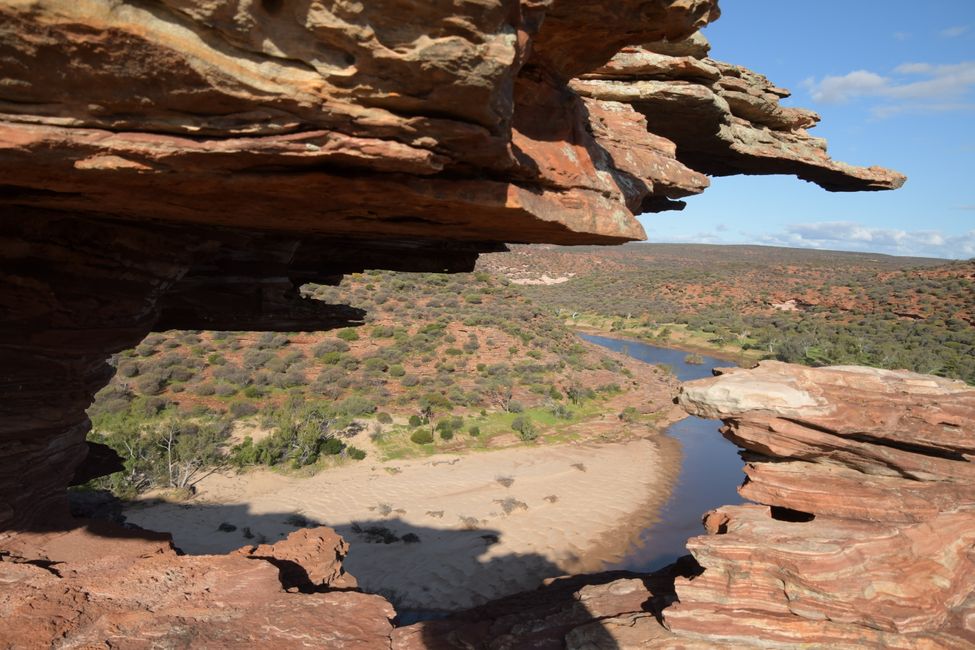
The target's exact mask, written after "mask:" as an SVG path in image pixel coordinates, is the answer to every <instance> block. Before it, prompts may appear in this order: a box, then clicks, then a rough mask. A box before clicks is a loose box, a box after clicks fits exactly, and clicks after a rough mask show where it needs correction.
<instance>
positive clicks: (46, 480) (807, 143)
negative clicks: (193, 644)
mask: <svg viewBox="0 0 975 650" xmlns="http://www.w3.org/2000/svg"><path fill="white" fill-rule="evenodd" d="M717 16H718V9H717V6H716V2H715V0H626V1H625V2H618V3H615V4H614V6H613V7H612V10H608V9H607V8H606V7H603V6H601V5H592V4H591V3H585V2H578V1H576V0H543V1H538V2H536V1H532V2H527V1H523V2H517V1H515V0H492V1H490V2H484V3H475V4H472V3H462V2H456V1H450V0H447V1H445V2H438V3H434V4H430V3H413V2H406V3H394V2H370V3H367V4H363V3H359V4H352V5H347V4H342V3H319V2H309V1H308V0H260V1H256V0H254V1H252V0H239V1H235V2H230V3H227V2H209V1H207V0H164V1H162V2H158V3H151V4H149V5H146V4H145V3H137V2H131V3H129V2H116V1H110V0H79V1H77V2H61V1H60V0H36V1H34V0H32V1H30V2H27V1H26V0H13V1H8V2H5V3H3V4H0V24H2V25H3V28H2V29H0V52H2V53H3V56H2V57H0V73H2V76H3V78H4V83H3V85H2V87H0V163H2V165H3V168H4V178H3V181H2V185H0V206H2V210H3V218H2V220H0V250H2V251H3V260H4V262H3V268H2V273H3V280H4V282H3V289H2V291H0V315H2V316H0V367H2V368H3V373H2V376H0V387H2V390H3V393H4V395H5V399H4V401H3V403H2V406H0V416H2V417H0V421H2V423H0V458H2V459H3V463H2V464H0V527H3V526H23V525H26V524H29V523H30V522H31V521H34V520H36V519H37V518H38V517H40V516H41V515H42V514H43V515H50V516H51V517H53V518H57V517H58V516H60V515H61V514H63V511H64V507H63V498H62V495H63V488H64V486H65V485H66V484H68V483H69V482H70V481H71V479H72V477H73V476H74V475H75V473H76V468H77V465H78V464H79V463H80V462H82V459H83V458H84V456H85V449H86V447H85V445H84V440H83V438H84V434H85V431H86V429H87V426H88V424H87V419H86V418H85V416H84V413H83V409H84V408H85V407H86V406H87V404H88V403H89V401H90V400H91V396H92V394H93V392H94V391H95V390H97V388H98V387H99V386H101V385H103V384H104V382H105V380H106V378H107V376H108V374H109V373H110V372H111V369H109V368H107V367H106V366H105V365H104V364H103V360H104V359H105V358H106V357H107V356H109V355H110V354H111V353H113V352H116V351H118V350H121V349H124V348H126V347H130V346H132V345H134V344H135V343H137V342H138V340H139V339H140V338H141V337H142V336H144V335H145V334H146V333H147V332H148V331H149V330H151V329H153V328H155V329H165V328H174V327H179V328H212V329H278V330H298V329H303V328H312V329H326V328H328V327H332V326H337V325H344V324H349V323H355V322H358V320H360V319H361V317H362V314H360V313H357V312H355V311H354V310H350V309H348V308H343V307H342V306H326V305H321V304H315V303H311V302H309V301H306V300H302V299H301V298H300V297H299V295H298V293H297V287H298V286H300V285H301V284H302V283H304V282H308V281H311V280H314V281H317V282H328V281H335V280H337V278H338V277H340V276H341V274H343V273H347V272H350V271H358V270H362V269H364V268H369V267H372V268H392V269H401V270H407V269H409V270H433V271H444V270H446V271H458V270H466V269H469V268H470V267H471V265H472V263H473V260H474V259H475V258H476V255H477V253H478V252H483V251H488V250H497V248H498V246H499V243H500V242H506V241H507V242H552V243H615V242H622V241H626V240H631V239H639V238H642V236H643V231H642V229H641V227H640V225H639V223H637V221H636V220H635V219H634V217H633V215H634V214H635V213H637V212H641V211H657V210H665V209H670V208H674V207H681V205H682V204H680V203H679V202H678V201H676V200H677V199H679V198H681V197H685V196H688V195H690V194H694V193H697V192H700V191H702V190H703V189H704V188H705V187H706V186H707V178H706V176H704V173H712V174H715V173H719V174H727V173H739V172H744V173H755V172H762V173H771V172H784V173H796V174H798V175H800V176H801V177H804V178H809V179H812V180H815V181H816V182H819V183H821V184H822V185H824V187H827V188H828V189H833V190H855V189H883V188H890V187H896V186H897V185H898V184H899V183H900V182H902V180H903V178H902V177H900V176H899V175H897V174H894V173H891V172H886V171H884V170H878V169H874V168H870V169H868V170H864V169H858V168H853V167H849V166H844V165H840V164H839V163H833V162H831V161H829V159H828V157H827V156H826V154H825V148H824V145H823V144H822V142H821V141H819V140H814V139H811V138H809V137H808V136H806V135H805V131H804V128H805V127H807V126H809V125H811V124H812V123H813V122H814V120H813V117H812V114H811V113H809V112H807V111H800V110H798V109H783V108H780V107H778V106H777V104H776V100H777V98H778V97H779V96H782V95H783V94H784V91H782V90H781V89H778V88H776V87H774V86H772V85H771V84H769V83H768V82H767V81H766V80H764V78H763V77H760V76H759V75H756V74H754V73H751V72H749V71H747V70H744V69H741V68H737V67H735V66H731V65H728V64H721V63H717V62H714V61H710V60H709V59H706V58H703V57H704V56H705V54H706V51H707V46H706V43H705V42H703V41H702V39H701V37H699V36H696V37H690V38H689V39H688V40H683V39H685V38H686V37H689V36H690V35H692V34H694V33H695V30H696V29H698V28H700V27H702V26H703V25H705V24H706V23H707V22H708V21H709V20H713V19H715V18H716V17H717ZM641 43H643V44H646V43H651V45H649V46H648V47H650V48H655V49H656V51H657V52H659V53H654V52H652V51H651V50H649V49H640V48H638V47H629V49H625V50H624V51H623V52H621V53H620V54H618V55H617V56H616V57H615V58H614V55H615V54H617V52H619V51H620V48H623V47H627V46H637V45H639V44H641ZM575 76H579V77H580V78H579V79H578V80H576V81H571V79H572V77H575ZM687 118H693V119H687ZM688 125H692V126H693V128H689V127H688ZM648 129H649V130H648ZM702 172H703V173H702ZM86 472H87V473H86ZM89 474H90V469H89V470H81V471H80V474H79V476H81V475H89Z"/></svg>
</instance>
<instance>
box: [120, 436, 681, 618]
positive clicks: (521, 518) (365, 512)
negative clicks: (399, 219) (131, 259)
mask: <svg viewBox="0 0 975 650" xmlns="http://www.w3.org/2000/svg"><path fill="white" fill-rule="evenodd" d="M680 461H681V458H680V446H679V445H678V444H676V443H675V442H674V441H673V440H671V439H669V438H667V437H666V436H660V437H659V438H651V439H637V440H631V441H627V442H620V443H609V444H594V443H575V444H573V443H566V444H561V445H555V446H545V447H534V446H522V447H517V448H509V449H502V450H498V451H492V452H489V453H480V454H470V455H463V456H461V455H438V456H431V457H428V458H423V459H409V460H400V461H395V462H387V463H379V462H373V463H371V464H365V463H362V464H356V465H350V466H344V467H336V468H333V469H331V470H329V471H326V472H321V473H319V474H317V475H315V476H312V477H308V478H297V477H291V476H285V475H282V474H279V473H275V472H271V471H267V470H257V471H251V472H246V473H242V474H230V473H228V474H214V475H211V476H209V477H207V478H205V479H204V480H203V481H201V482H200V483H199V484H198V485H197V494H196V496H195V497H194V498H193V499H192V500H190V501H188V502H181V503H169V502H165V501H159V500H152V499H146V500H143V501H141V502H136V503H135V504H133V505H130V506H129V507H127V508H126V510H125V515H126V517H127V519H128V521H129V522H131V523H134V524H136V525H138V526H142V527H144V528H148V529H152V530H165V531H170V532H171V533H172V534H173V538H174V541H175V544H176V545H177V546H178V547H179V548H181V549H182V550H183V551H185V552H187V553H190V554H203V553H224V552H227V551H229V550H233V549H235V548H237V547H240V546H242V545H244V544H248V543H255V542H257V541H262V540H267V541H272V542H273V541H276V540H278V539H281V538H283V537H285V536H286V535H287V534H288V533H290V532H292V531H293V530H295V528H296V527H298V526H301V525H314V524H323V525H327V526H331V527H332V528H334V529H336V530H337V531H338V532H339V533H340V534H341V535H342V536H343V537H344V538H345V539H346V540H347V541H349V543H350V545H351V551H350V553H349V556H348V558H347V560H346V563H345V566H346V568H347V570H348V571H349V572H350V573H351V574H352V575H354V576H355V577H356V578H357V579H358V580H359V584H360V586H361V587H362V588H363V590H365V591H368V592H376V593H381V594H383V595H386V596H387V597H389V598H390V600H392V601H393V602H394V603H395V604H396V605H397V607H399V608H406V609H422V610H444V611H447V610H456V609H463V608H467V607H471V606H474V605H477V604H480V603H483V602H486V601H488V600H491V599H494V598H498V597H501V596H504V595H507V594H511V593H516V592H519V591H524V590H526V589H533V588H535V587H537V586H538V585H539V584H540V583H541V581H542V580H544V579H545V578H548V577H553V576H557V575H562V574H566V573H581V572H587V571H595V570H598V569H600V568H602V567H604V566H606V565H607V564H611V563H613V562H614V561H618V560H619V559H620V558H622V557H624V556H625V555H626V553H627V552H628V551H629V550H630V549H631V548H632V547H633V545H634V544H635V542H636V541H637V539H638V538H639V535H640V532H641V531H642V530H644V529H645V528H646V527H647V526H649V525H650V524H652V523H653V522H654V521H655V519H656V517H657V516H658V513H659V511H660V509H661V507H662V505H663V504H664V503H665V502H666V501H667V500H668V498H669V496H670V493H671V489H672V486H673V483H674V480H675V477H676V475H677V472H678V469H679V467H680Z"/></svg>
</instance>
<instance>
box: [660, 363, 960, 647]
mask: <svg viewBox="0 0 975 650" xmlns="http://www.w3.org/2000/svg"><path fill="white" fill-rule="evenodd" d="M679 399H680V403H681V405H682V406H683V407H684V408H685V409H686V410H688V411H689V412H690V413H692V414H696V415H700V416H702V417H720V418H721V419H722V420H723V421H724V422H725V426H724V428H723V429H722V433H723V434H724V435H725V437H726V438H728V439H729V440H731V441H732V442H734V443H735V444H737V445H739V446H741V447H744V448H745V449H746V450H747V452H746V454H745V460H746V466H745V473H746V475H747V479H746V480H745V482H744V484H743V485H742V487H741V488H740V489H739V491H740V492H741V494H742V495H743V496H744V497H746V498H748V499H750V500H752V501H755V502H757V503H758V504H761V505H742V506H725V507H722V508H718V509H717V510H714V511H712V512H709V513H708V514H707V515H706V516H705V519H704V524H705V527H706V528H707V530H708V532H709V533H710V534H709V535H707V536H703V537H695V538H693V539H691V540H690V541H689V542H688V550H689V551H690V552H691V554H692V555H693V556H694V558H695V559H696V560H697V561H698V562H699V563H700V565H701V566H702V568H703V569H704V571H703V573H701V575H699V576H696V577H693V578H688V579H682V578H679V579H678V580H677V581H676V593H677V597H678V598H679V600H680V602H679V603H678V604H675V605H674V606H672V607H670V608H668V609H667V610H666V611H665V612H664V620H665V622H666V624H667V626H668V627H669V628H670V629H671V630H672V631H673V632H675V633H677V634H678V635H680V636H686V637H689V638H698V639H707V638H717V639H722V640H725V641H729V642H735V643H738V644H740V645H748V644H749V643H757V642H758V641H757V640H758V639H760V640H761V642H762V643H765V644H766V646H765V647H768V646H769V645H779V646H782V647H786V646H789V644H795V643H801V642H807V643H808V642H811V641H815V642H816V643H820V644H822V645H830V646H833V647H844V648H847V647H848V648H855V647H890V648H915V647H925V648H963V647H971V645H972V644H973V643H975V609H973V606H975V599H973V587H972V586H973V585H975V463H973V460H975V389H973V388H972V387H971V386H967V385H966V384H964V383H961V382H958V381H951V380H947V379H941V378H938V377H931V376H927V375H919V374H916V373H911V372H907V371H889V370H878V369H872V368H860V367H841V366H837V367H829V368H806V367H802V366H793V365H789V364H784V363H779V362H774V361H766V362H762V363H761V364H760V365H759V367H758V368H755V369H753V370H741V369H732V370H727V371H725V372H724V374H722V375H721V376H718V377H715V378H713V379H703V380H698V381H694V382H690V383H687V384H685V385H684V386H683V388H682V393H681V395H680V398H679Z"/></svg>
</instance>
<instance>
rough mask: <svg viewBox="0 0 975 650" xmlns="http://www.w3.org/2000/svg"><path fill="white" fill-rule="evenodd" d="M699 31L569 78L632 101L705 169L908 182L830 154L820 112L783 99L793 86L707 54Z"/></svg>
mask: <svg viewBox="0 0 975 650" xmlns="http://www.w3.org/2000/svg"><path fill="white" fill-rule="evenodd" d="M696 36H697V37H696V38H694V39H689V40H688V41H686V42H684V43H676V44H675V43H668V42H665V43H647V44H645V45H644V46H642V47H640V46H636V47H626V48H624V49H623V50H622V51H621V52H619V53H618V54H617V55H616V56H614V57H613V58H612V59H611V60H610V61H609V62H607V63H606V64H605V65H604V66H602V67H600V68H597V69H596V70H593V71H592V72H589V73H587V74H584V75H582V76H581V77H580V78H579V79H575V80H573V81H572V82H571V84H570V85H571V87H572V89H573V90H575V91H576V92H578V93H579V94H580V95H583V96H584V97H587V98H590V99H596V100H600V101H607V102H621V103H624V104H626V105H628V106H631V107H632V108H633V109H635V110H636V111H637V112H639V113H640V114H641V115H643V116H645V117H646V119H647V127H648V128H649V129H650V131H652V132H653V133H655V134H658V135H660V136H663V137H664V138H666V139H667V140H669V141H670V142H673V143H674V144H675V145H676V149H677V153H676V155H677V158H678V159H680V161H681V162H683V163H685V164H687V165H688V166H689V167H691V168H693V169H695V170H698V171H700V172H703V173H705V174H710V175H712V176H727V175H730V174H783V173H785V174H795V175H796V176H798V177H799V178H801V179H803V180H807V181H810V182H813V183H816V184H817V185H820V186H821V187H823V188H825V189H828V190H831V191H834V192H843V191H865V190H884V189H896V188H898V187H900V186H901V185H903V183H904V181H905V178H904V177H903V176H902V175H900V174H897V173H894V172H891V171H889V170H887V169H883V168H880V167H866V168H863V167H853V166H851V165H847V164H844V163H840V162H836V161H833V160H831V159H830V158H829V155H828V154H827V153H826V141H825V140H823V139H821V138H814V137H812V136H810V135H809V134H808V132H807V129H809V128H810V127H813V126H815V125H816V124H817V123H818V122H819V115H817V114H816V113H814V112H812V111H810V110H806V109H802V108H791V107H789V108H787V107H783V106H780V105H779V100H781V99H783V98H786V97H788V96H789V91H788V90H786V89H784V88H780V87H778V86H776V85H775V84H773V83H772V82H770V81H769V80H768V79H766V78H765V77H764V76H762V75H760V74H758V73H755V72H752V71H751V70H748V69H747V68H743V67H741V66H738V65H734V64H731V63H725V62H723V61H715V60H714V59H711V58H708V56H707V53H708V50H709V45H708V43H707V41H706V40H705V39H704V38H703V37H701V36H700V34H697V35H696Z"/></svg>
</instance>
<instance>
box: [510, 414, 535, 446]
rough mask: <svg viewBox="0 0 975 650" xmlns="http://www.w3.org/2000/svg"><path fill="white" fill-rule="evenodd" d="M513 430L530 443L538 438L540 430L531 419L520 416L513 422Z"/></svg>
mask: <svg viewBox="0 0 975 650" xmlns="http://www.w3.org/2000/svg"><path fill="white" fill-rule="evenodd" d="M511 428H512V429H513V430H515V431H517V432H518V437H519V438H521V439H522V440H524V441H525V442H530V441H532V440H535V439H536V438H538V429H536V428H535V424H534V423H533V422H532V421H531V419H529V418H527V417H523V416H518V417H516V418H515V419H514V420H512V422H511Z"/></svg>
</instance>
